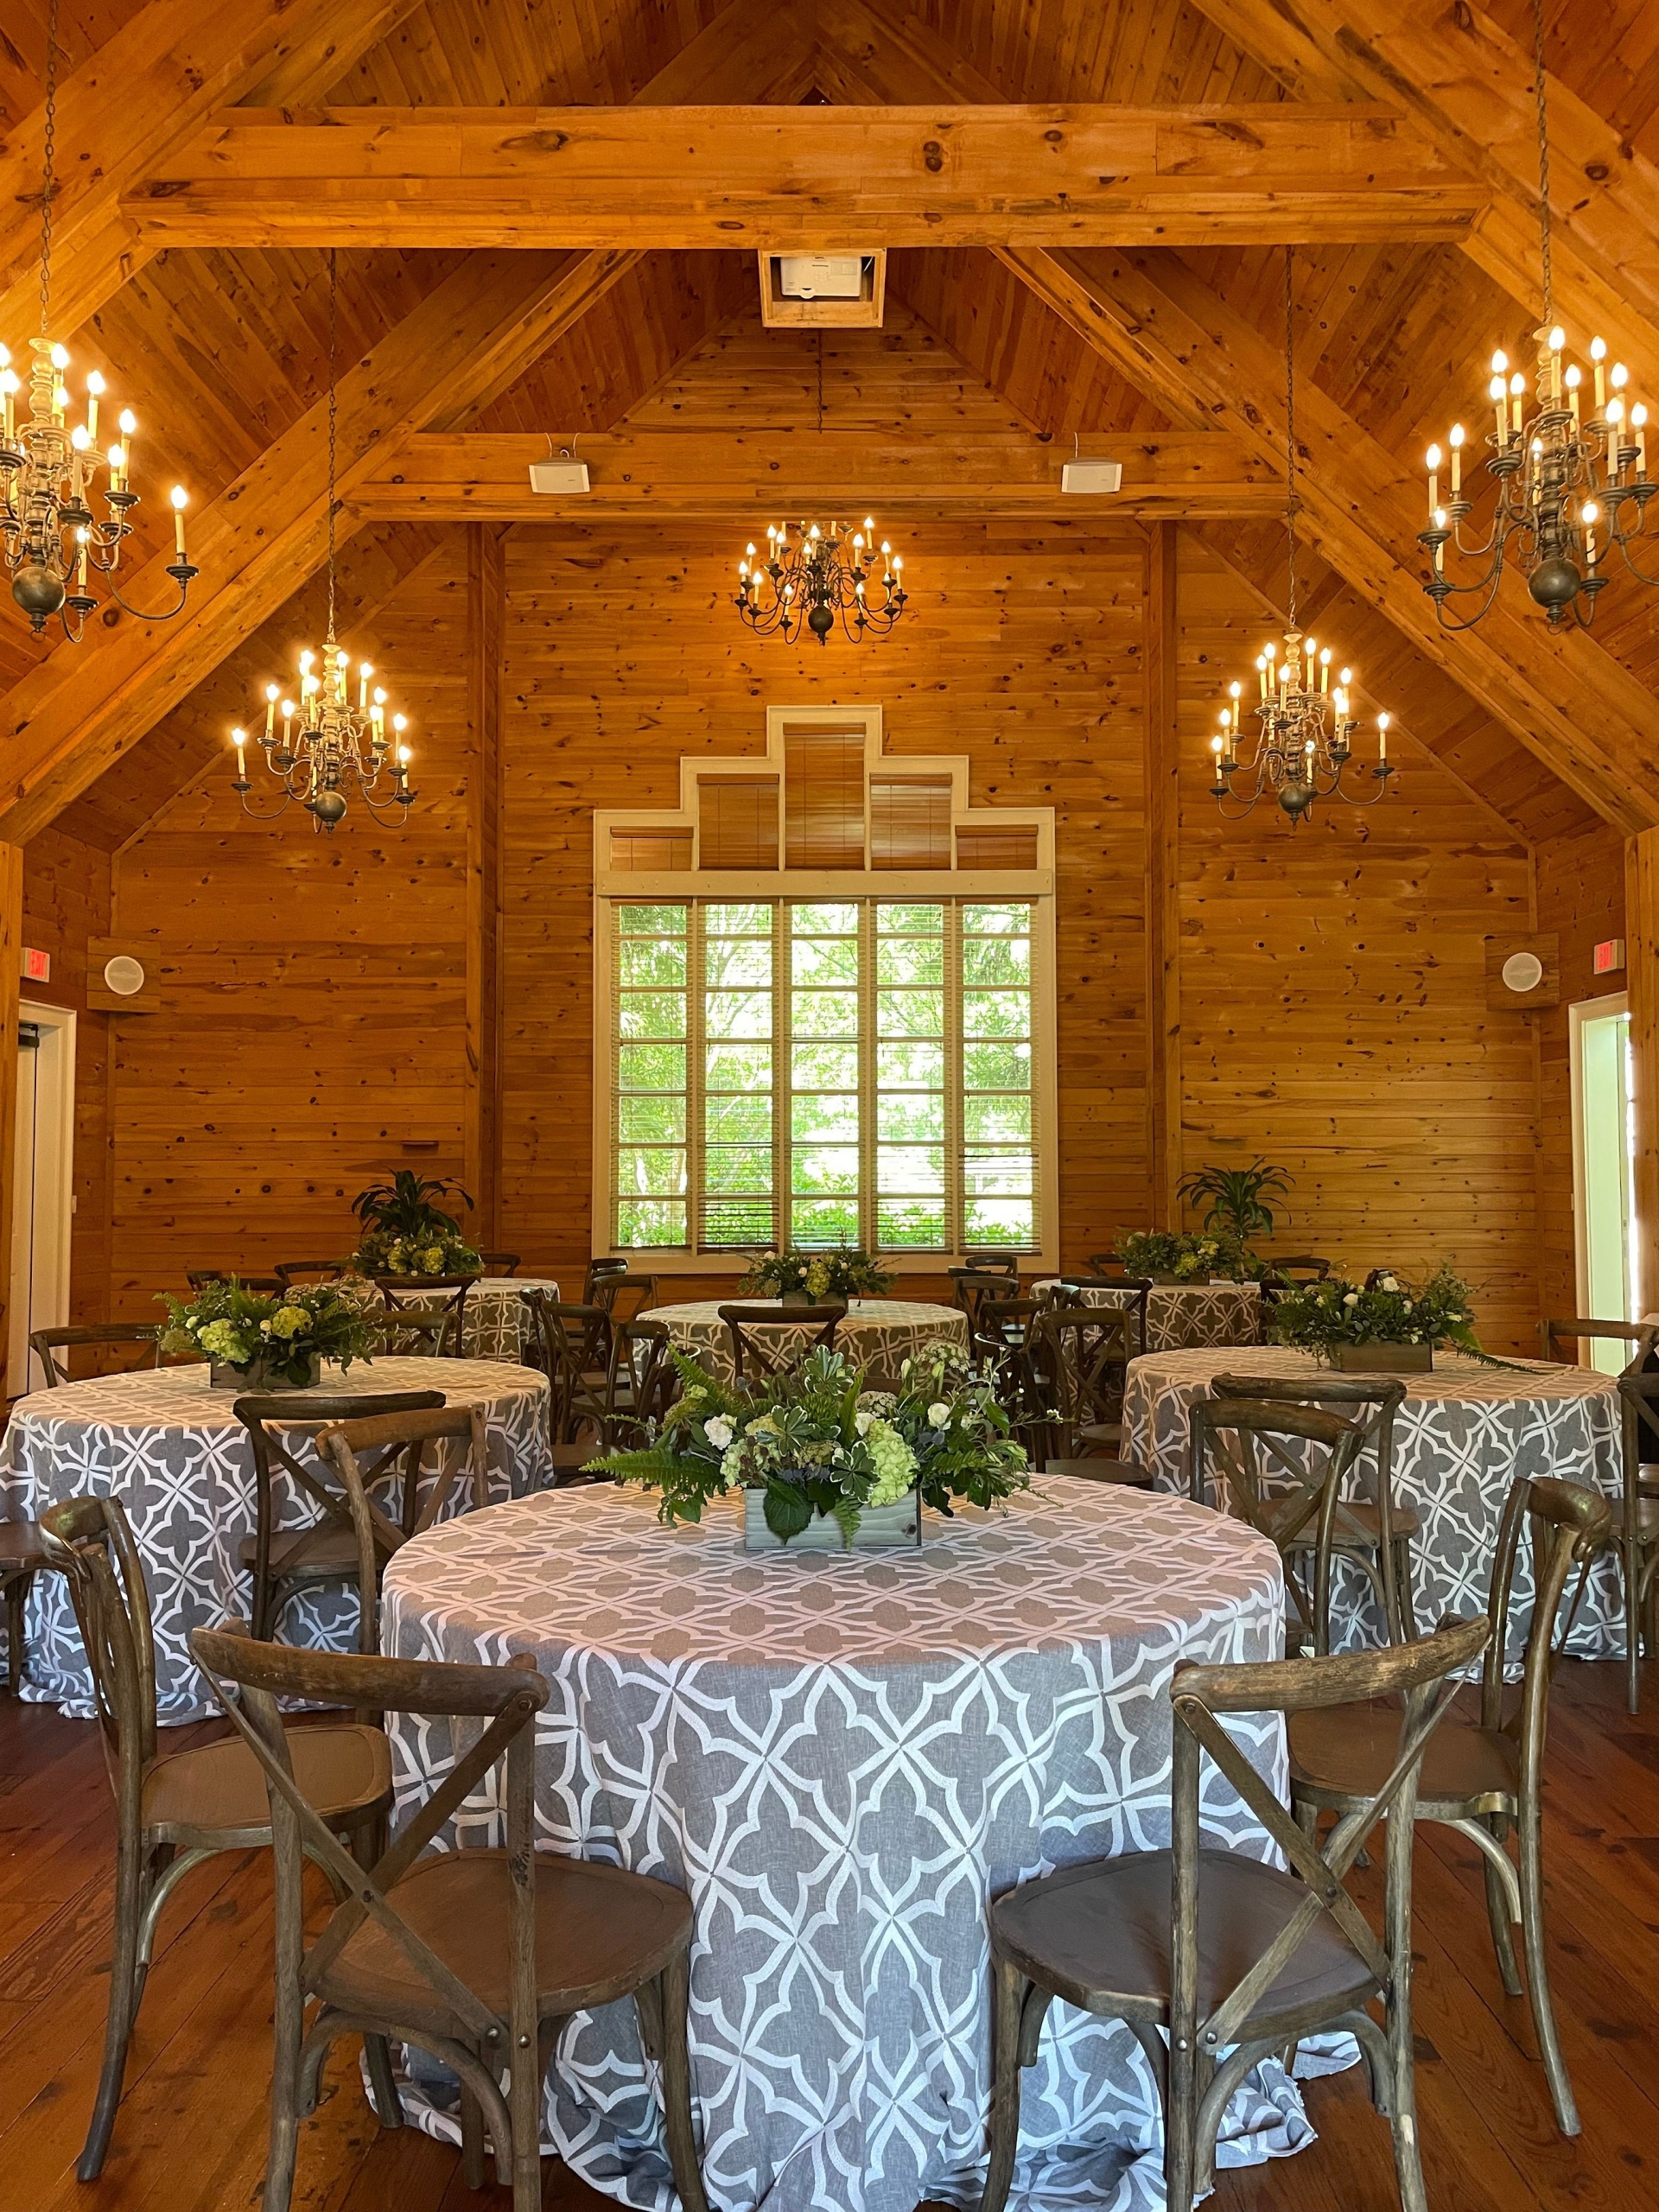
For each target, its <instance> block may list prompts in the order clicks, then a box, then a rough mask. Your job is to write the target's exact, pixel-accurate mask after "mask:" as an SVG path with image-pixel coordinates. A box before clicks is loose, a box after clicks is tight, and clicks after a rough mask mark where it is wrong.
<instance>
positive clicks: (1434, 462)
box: [1428, 446, 1440, 514]
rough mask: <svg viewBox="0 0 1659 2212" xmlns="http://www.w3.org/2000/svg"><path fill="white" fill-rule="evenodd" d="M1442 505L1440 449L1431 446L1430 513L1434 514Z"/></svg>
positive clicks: (1429, 451)
mask: <svg viewBox="0 0 1659 2212" xmlns="http://www.w3.org/2000/svg"><path fill="white" fill-rule="evenodd" d="M1439 505H1440V448H1439V446H1430V448H1429V449H1428V512H1430V514H1433V512H1434V510H1435V508H1436V507H1438V506H1439Z"/></svg>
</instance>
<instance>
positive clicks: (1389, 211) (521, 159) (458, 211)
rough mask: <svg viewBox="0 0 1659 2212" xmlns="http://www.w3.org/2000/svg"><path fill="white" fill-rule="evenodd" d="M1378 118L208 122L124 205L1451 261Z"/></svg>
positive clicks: (1456, 228) (459, 239)
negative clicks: (1289, 242) (1355, 242)
mask: <svg viewBox="0 0 1659 2212" xmlns="http://www.w3.org/2000/svg"><path fill="white" fill-rule="evenodd" d="M1487 199H1488V192H1487V188H1485V187H1484V185H1480V184H1476V183H1471V181H1470V180H1469V179H1468V177H1467V176H1466V175H1465V173H1463V172H1462V171H1460V170H1453V169H1452V168H1450V167H1449V165H1448V164H1446V163H1445V162H1442V161H1441V160H1440V157H1439V156H1437V155H1436V154H1435V153H1434V152H1433V149H1426V148H1424V147H1422V146H1421V145H1420V144H1418V143H1416V142H1415V140H1414V137H1412V136H1409V135H1408V136H1406V137H1402V135H1401V134H1400V132H1399V130H1398V128H1397V118H1396V116H1395V112H1394V111H1392V110H1391V109H1387V108H1381V107H1370V106H1367V107H1355V106H1346V107H1342V106H1338V107H1336V108H1332V109H1329V110H1321V111H1310V110H1308V109H1306V108H1300V107H1293V106H1288V105H1284V104H1282V103H1281V104H1277V105H1255V106H1248V107H1215V108H1130V107H1116V106H1085V105H1068V106H1031V107H1022V106H1006V107H997V108H991V109H987V108H984V107H957V106H952V107H944V106H931V107H914V108H902V107H901V108H893V107H859V108H854V107H842V106H817V107H793V108H778V107H747V108H739V107H709V106H697V107H677V108H676V109H675V110H674V111H673V112H672V116H671V118H665V117H664V116H663V115H662V113H661V112H660V111H653V112H652V113H644V112H641V111H639V110H636V109H632V108H615V109H608V110H607V109H602V108H591V107H585V108H527V109H499V108H491V109H482V110H466V109H456V108H412V109H388V108H331V109H327V110H322V111H314V112H309V113H298V114H296V113H293V112H290V111H283V112H281V113H277V112H275V111H248V110H232V111H226V112H225V113H222V114H219V115H218V116H216V117H214V118H213V121H212V123H211V124H208V125H207V127H206V128H205V129H204V130H201V131H200V133H199V134H198V136H197V137H195V138H194V140H193V141H192V142H191V143H190V144H189V145H188V146H185V147H181V148H180V149H178V150H177V151H176V152H175V153H174V154H172V155H170V156H168V159H167V161H166V162H165V163H164V164H163V165H162V166H160V167H159V168H156V170H155V171H154V172H153V173H152V175H150V176H149V178H148V179H147V180H146V181H144V182H143V183H142V184H140V185H139V186H138V187H137V189H136V190H135V191H133V192H131V193H130V194H128V195H127V197H126V199H125V200H124V203H123V205H124V210H125V213H126V214H127V216H128V218H129V219H130V220H131V221H132V222H133V223H134V224H135V226H137V230H138V232H139V233H140V234H141V235H142V236H143V238H147V239H149V241H150V242H151V243H152V244H156V245H187V246H228V245H264V246H295V245H330V244H340V245H365V246H366V245H377V246H388V245H402V246H423V247H435V246H448V247H455V246H473V247H486V246H489V247H493V246H505V245H512V246H518V247H551V246H565V247H571V246H584V247H599V246H625V245H626V246H638V247H649V246H656V247H667V248H674V249H678V250H687V249H692V248H696V247H709V246H734V245H761V246H779V247H782V246H788V247H791V248H799V249H809V250H818V251H822V250H825V249H836V248H840V249H842V250H845V249H847V248H849V247H853V246H857V245H893V246H899V245H912V246H921V245H1016V244H1017V245H1184V244H1185V245H1225V244H1229V243H1235V244H1236V243H1242V242H1244V241H1247V240H1248V241H1255V242H1260V241H1263V240H1266V241H1280V240H1286V239H1294V240H1316V239H1317V240H1327V239H1330V240H1352V239H1375V238H1427V239H1452V240H1457V239H1460V238H1464V237H1465V236H1466V234H1467V233H1468V231H1469V229H1470V226H1471V224H1472V223H1473V221H1474V220H1475V219H1476V217H1477V216H1478V214H1480V213H1481V212H1482V211H1483V210H1484V207H1485V205H1486V202H1487Z"/></svg>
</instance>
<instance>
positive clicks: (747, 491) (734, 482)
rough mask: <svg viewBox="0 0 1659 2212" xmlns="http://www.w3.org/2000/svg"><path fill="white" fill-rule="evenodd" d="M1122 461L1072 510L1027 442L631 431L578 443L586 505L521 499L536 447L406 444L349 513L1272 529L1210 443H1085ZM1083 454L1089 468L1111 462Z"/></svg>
mask: <svg viewBox="0 0 1659 2212" xmlns="http://www.w3.org/2000/svg"><path fill="white" fill-rule="evenodd" d="M1094 444H1095V446H1096V447H1101V446H1103V447H1104V448H1106V449H1107V454H1109V457H1111V458H1114V459H1117V460H1121V461H1122V467H1123V487H1122V491H1121V492H1120V493H1116V494H1113V495H1109V496H1099V497H1079V496H1077V494H1075V493H1065V492H1063V491H1062V490H1061V487H1060V471H1061V467H1062V464H1063V462H1064V461H1065V460H1066V459H1068V458H1069V455H1068V454H1067V453H1066V451H1065V448H1063V447H1061V446H1060V445H1058V444H1057V443H1052V442H1050V441H1048V440H1047V439H1045V438H1042V437H1038V436H1029V437H1020V436H1004V437H985V436H982V435H968V436H963V437H960V438H951V437H950V436H948V435H944V436H941V435H929V436H927V437H910V438H905V437H880V436H872V435H870V434H869V433H868V431H866V430H861V429H857V430H855V429H827V430H823V431H819V432H816V433H814V434H813V435H810V436H808V435H804V434H800V435H797V434H791V433H790V432H787V431H785V432H772V433H768V432H765V431H750V430H742V431H736V432H713V431H710V432H703V431H696V430H689V429H658V430H652V429H641V428H639V427H638V426H637V425H628V426H625V427H624V428H622V429H618V430H615V431H613V432H610V433H608V434H601V435H584V436H583V438H582V448H581V454H580V458H582V460H583V461H586V462H587V463H588V467H589V471H590V478H591V488H590V489H589V491H588V492H587V493H585V494H582V495H576V496H572V497H570V498H569V499H555V498H549V497H546V496H543V495H540V494H537V493H534V492H532V491H531V488H530V480H529V470H530V464H531V462H532V461H541V460H544V459H545V458H546V454H547V441H546V439H545V438H544V437H541V436H536V435H524V434H523V433H515V432H512V431H489V432H473V433H466V434H461V435H442V436H441V435H434V434H432V433H428V434H427V435H423V436H420V437H415V438H411V439H410V440H409V441H408V442H406V443H405V444H404V445H403V446H402V447H401V448H399V449H398V450H397V452H396V453H395V454H391V455H390V456H389V457H388V458H387V459H386V460H385V462H384V463H383V464H382V465H381V466H379V467H378V468H377V469H375V470H374V471H373V473H372V474H369V475H367V476H365V477H361V478H359V480H358V482H357V484H356V486H355V487H354V488H353V491H352V492H351V493H350V494H349V495H348V499H347V505H348V506H349V508H350V510H351V512H353V514H354V515H356V516H359V517H363V518H375V519H377V520H382V521H390V520H415V519H427V520H443V521H458V520H471V521H544V522H550V521H554V520H556V519H557V518H560V517H569V518H570V519H572V520H574V521H582V522H588V521H594V520H599V519H601V518H603V519H610V518H629V517H632V518H640V517H649V516H651V515H659V514H678V515H689V516H727V515H730V516H735V517H739V518H741V517H744V516H753V514H754V513H755V512H757V511H758V512H762V513H769V512H772V509H773V508H774V507H777V506H778V505H779V502H782V503H783V504H784V505H786V506H788V507H789V508H790V509H791V511H793V510H794V509H796V508H799V510H800V511H801V512H815V511H816V510H817V508H819V507H824V508H837V509H839V510H849V509H852V508H856V509H858V510H859V511H860V512H864V511H866V510H869V511H871V512H880V513H882V514H894V513H898V512H907V513H917V512H931V513H940V514H945V513H951V514H957V513H970V514H997V515H1007V516H1015V517H1020V516H1026V517H1054V518H1071V519H1075V520H1077V521H1078V522H1080V523H1081V522H1095V521H1097V520H1103V521H1107V522H1110V521H1113V520H1115V519H1118V518H1125V517H1128V516H1136V517H1142V518H1144V517H1147V516H1153V517H1163V518H1167V517H1169V516H1172V515H1192V516H1222V515H1257V516H1260V515H1270V514H1272V513H1274V512H1275V511H1276V510H1277V509H1278V507H1279V505H1280V504H1281V500H1282V499H1283V491H1282V486H1281V481H1280V476H1279V472H1278V470H1277V468H1276V467H1273V466H1271V465H1268V464H1264V463H1263V462H1262V461H1261V459H1260V457H1259V455H1257V454H1254V453H1250V454H1247V453H1246V451H1245V449H1244V448H1243V445H1242V444H1241V443H1240V442H1239V441H1238V440H1236V439H1235V438H1230V437H1228V436H1226V435H1224V434H1222V433H1220V432H1217V431H1214V430H1206V431H1203V432H1199V433H1192V432H1183V433H1176V434H1173V435H1166V434H1153V435H1148V434H1147V433H1144V432H1142V433H1138V434H1135V435H1124V436H1122V437H1112V438H1106V439H1101V438H1096V440H1095V441H1094ZM1107 454H1091V458H1096V457H1107Z"/></svg>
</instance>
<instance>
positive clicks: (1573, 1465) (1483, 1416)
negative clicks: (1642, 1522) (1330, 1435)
mask: <svg viewBox="0 0 1659 2212" xmlns="http://www.w3.org/2000/svg"><path fill="white" fill-rule="evenodd" d="M1329 1372H1330V1370H1328V1369H1325V1368H1321V1367H1320V1366H1319V1364H1318V1363H1316V1361H1315V1360H1314V1358H1313V1355H1312V1353H1310V1352H1305V1351H1294V1350H1293V1349H1291V1348H1290V1347H1289V1346H1287V1345H1284V1344H1273V1345H1258V1346H1256V1347H1255V1348H1254V1349H1252V1350H1249V1351H1178V1352H1165V1353H1148V1354H1147V1356H1146V1357H1145V1358H1143V1359H1136V1360H1132V1361H1131V1362H1130V1363H1129V1376H1128V1388H1127V1389H1126V1390H1125V1392H1124V1395H1123V1425H1124V1428H1125V1431H1126V1436H1125V1441H1124V1456H1125V1457H1126V1458H1127V1459H1132V1460H1134V1461H1135V1464H1136V1465H1140V1466H1150V1467H1151V1469H1152V1471H1153V1475H1154V1480H1155V1482H1156V1483H1157V1484H1158V1485H1159V1487H1160V1489H1163V1490H1173V1491H1181V1492H1182V1493H1185V1491H1186V1490H1187V1487H1188V1478H1187V1459H1188V1442H1187V1439H1188V1430H1189V1412H1190V1408H1192V1405H1193V1404H1194V1402H1196V1401H1197V1400H1198V1399H1199V1398H1202V1397H1207V1396H1208V1395H1209V1394H1210V1384H1211V1379H1212V1377H1214V1376H1217V1375H1225V1374H1229V1373H1234V1374H1238V1375H1252V1374H1255V1375H1279V1376H1298V1375H1308V1376H1313V1375H1319V1374H1328V1373H1329ZM1399 1379H1400V1380H1401V1381H1402V1383H1404V1384H1405V1386H1406V1397H1405V1402H1404V1404H1403V1405H1402V1407H1401V1408H1400V1410H1399V1412H1398V1414H1395V1424H1394V1491H1395V1499H1396V1500H1397V1501H1398V1502H1399V1503H1402V1504H1404V1505H1408V1506H1411V1507H1413V1508H1414V1510H1416V1512H1417V1514H1418V1516H1419V1517H1420V1520H1421V1529H1420V1531H1419V1534H1418V1535H1417V1536H1416V1538H1415V1539H1414V1541H1413V1545H1412V1569H1413V1573H1412V1595H1413V1603H1414V1610H1415V1612H1416V1617H1417V1625H1418V1627H1419V1628H1420V1629H1427V1628H1432V1627H1433V1625H1434V1624H1435V1622H1436V1621H1438V1620H1439V1619H1440V1618H1441V1616H1442V1615H1443V1614H1446V1613H1448V1612H1451V1613H1458V1614H1465V1615H1466V1614H1471V1613H1477V1612H1484V1611H1485V1609H1486V1599H1487V1593H1488V1592H1489V1590H1490V1588H1491V1570H1492V1552H1493V1548H1494V1546H1495V1545H1496V1543H1497V1528H1498V1522H1499V1520H1500V1518H1501V1516H1502V1515H1503V1501H1504V1499H1505V1497H1507V1496H1508V1494H1509V1490H1510V1484H1512V1483H1513V1481H1514V1480H1515V1478H1516V1476H1517V1475H1560V1476H1562V1477H1564V1478H1566V1480H1567V1481H1568V1482H1575V1483H1583V1484H1585V1485H1586V1487H1587V1488H1589V1489H1591V1490H1599V1491H1605V1492H1607V1493H1608V1494H1609V1495H1610V1496H1611V1497H1618V1496H1619V1495H1620V1493H1621V1489H1622V1474H1621V1467H1620V1445H1619V1403H1618V1393H1617V1391H1616V1389H1615V1388H1614V1382H1615V1378H1614V1377H1613V1376H1611V1375H1600V1374H1598V1373H1597V1372H1596V1371H1595V1370H1593V1369H1592V1368H1588V1367H1548V1366H1545V1365H1544V1364H1543V1363H1541V1362H1540V1361H1537V1360H1519V1361H1516V1362H1514V1363H1511V1364H1510V1365H1507V1366H1503V1367H1488V1366H1486V1365H1485V1364H1484V1363H1482V1362H1481V1361H1479V1360H1473V1359H1470V1358H1467V1357H1465V1356H1464V1355H1463V1354H1462V1353H1460V1352H1443V1351H1437V1352H1436V1353H1435V1355H1434V1366H1433V1371H1432V1372H1431V1373H1429V1374H1427V1375H1404V1376H1401V1377H1400V1378H1399ZM1375 1469H1376V1459H1375V1456H1374V1454H1373V1453H1371V1452H1370V1451H1369V1450H1368V1451H1367V1452H1365V1453H1364V1454H1363V1456H1362V1459H1361V1461H1360V1465H1359V1469H1358V1474H1359V1487H1360V1488H1361V1489H1362V1490H1363V1491H1364V1492H1365V1493H1366V1494H1367V1495H1369V1494H1370V1480H1371V1477H1372V1476H1373V1475H1374V1473H1375ZM1531 1592H1532V1562H1531V1559H1530V1556H1529V1548H1528V1547H1527V1546H1526V1545H1525V1544H1523V1545H1522V1549H1521V1556H1520V1558H1519V1560H1518V1561H1517V1562H1516V1599H1515V1604H1514V1605H1513V1606H1512V1608H1511V1612H1510V1621H1511V1627H1510V1649H1509V1652H1508V1655H1507V1656H1508V1658H1509V1661H1510V1664H1511V1665H1512V1666H1513V1665H1514V1664H1515V1663H1516V1662H1517V1661H1518V1660H1519V1659H1520V1657H1521V1653H1522V1643H1523V1641H1524V1632H1525V1630H1526V1626H1527V1619H1528V1612H1529V1606H1528V1602H1527V1601H1528V1600H1529V1598H1530V1596H1531ZM1622 1612H1623V1602H1622V1599H1621V1597H1620V1592H1619V1580H1618V1560H1617V1557H1616V1555H1615V1554H1613V1553H1612V1552H1611V1551H1606V1552H1604V1553H1603V1554H1602V1555H1601V1557H1600V1558H1599V1560H1597V1561H1596V1563H1595V1565H1594V1566H1593V1567H1592V1569H1591V1572H1590V1578H1589V1581H1588V1583H1587V1585H1586V1589H1585V1592H1584V1595H1583V1598H1582V1600H1581V1601H1580V1606H1579V1610H1578V1613H1577V1616H1576V1619H1575V1621H1574V1624H1573V1633H1572V1636H1571V1637H1570V1639H1569V1641H1568V1643H1567V1649H1568V1650H1569V1651H1571V1652H1573V1654H1574V1655H1575V1656H1578V1657H1580V1658H1585V1659H1608V1658H1615V1657H1622V1656H1623V1655H1624V1624H1623V1618H1622ZM1383 1641H1385V1638H1384V1637H1383V1620H1382V1614H1381V1611H1380V1610H1379V1608H1378V1607H1377V1605H1376V1602H1375V1599H1373V1597H1372V1595H1371V1592H1370V1586H1369V1584H1367V1583H1366V1581H1365V1580H1364V1579H1363V1576H1361V1575H1359V1574H1358V1573H1357V1572H1356V1571H1355V1570H1354V1569H1353V1568H1351V1567H1346V1566H1344V1563H1343V1562H1342V1561H1341V1560H1338V1561H1336V1562H1335V1563H1334V1566H1333V1571H1332V1645H1333V1648H1334V1649H1338V1650H1343V1649H1357V1648H1359V1647H1360V1646H1362V1645H1375V1644H1377V1643H1382V1642H1383Z"/></svg>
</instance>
